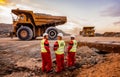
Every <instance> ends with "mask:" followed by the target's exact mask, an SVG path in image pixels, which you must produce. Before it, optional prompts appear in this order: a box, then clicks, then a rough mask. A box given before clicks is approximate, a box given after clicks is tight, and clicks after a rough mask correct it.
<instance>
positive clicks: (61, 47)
mask: <svg viewBox="0 0 120 77" xmlns="http://www.w3.org/2000/svg"><path fill="white" fill-rule="evenodd" d="M57 42H58V45H59V48H58V49H57V50H56V51H55V53H56V54H64V49H65V42H64V41H63V40H58V41H57Z"/></svg>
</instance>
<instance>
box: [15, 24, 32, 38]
mask: <svg viewBox="0 0 120 77" xmlns="http://www.w3.org/2000/svg"><path fill="white" fill-rule="evenodd" d="M17 37H18V38H19V39H20V40H31V39H32V37H33V31H32V30H31V29H30V28H29V27H27V26H24V27H20V28H19V29H18V30H17Z"/></svg>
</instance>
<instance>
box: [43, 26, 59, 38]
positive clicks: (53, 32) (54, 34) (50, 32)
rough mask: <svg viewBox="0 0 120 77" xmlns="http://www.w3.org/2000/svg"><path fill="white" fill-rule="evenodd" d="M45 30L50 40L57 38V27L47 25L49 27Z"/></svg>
mask: <svg viewBox="0 0 120 77" xmlns="http://www.w3.org/2000/svg"><path fill="white" fill-rule="evenodd" d="M45 32H46V33H48V38H49V39H50V40H56V39H57V34H58V30H57V28H55V27H49V28H47V29H46V31H45Z"/></svg>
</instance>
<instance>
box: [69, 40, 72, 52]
mask: <svg viewBox="0 0 120 77" xmlns="http://www.w3.org/2000/svg"><path fill="white" fill-rule="evenodd" d="M72 46H73V41H72V40H71V41H70V42H69V46H68V52H69V51H70V49H71V48H72Z"/></svg>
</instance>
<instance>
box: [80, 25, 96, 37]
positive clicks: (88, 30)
mask: <svg viewBox="0 0 120 77" xmlns="http://www.w3.org/2000/svg"><path fill="white" fill-rule="evenodd" d="M80 35H82V36H84V37H94V36H95V29H94V27H93V26H85V27H83V30H82V31H80Z"/></svg>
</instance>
